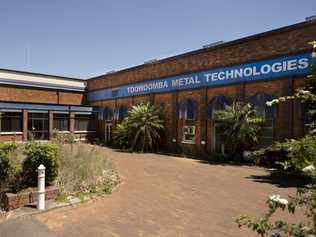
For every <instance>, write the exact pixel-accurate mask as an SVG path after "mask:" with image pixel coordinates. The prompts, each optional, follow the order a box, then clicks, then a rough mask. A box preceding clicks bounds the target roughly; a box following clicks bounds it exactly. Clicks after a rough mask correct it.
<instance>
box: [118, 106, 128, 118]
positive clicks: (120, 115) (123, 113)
mask: <svg viewBox="0 0 316 237" xmlns="http://www.w3.org/2000/svg"><path fill="white" fill-rule="evenodd" d="M125 117H127V107H126V106H124V105H120V106H118V107H116V110H115V119H117V120H122V119H124V118H125Z"/></svg>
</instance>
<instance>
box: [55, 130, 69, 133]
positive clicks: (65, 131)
mask: <svg viewBox="0 0 316 237" xmlns="http://www.w3.org/2000/svg"><path fill="white" fill-rule="evenodd" d="M57 133H70V131H59V130H58V131H57Z"/></svg>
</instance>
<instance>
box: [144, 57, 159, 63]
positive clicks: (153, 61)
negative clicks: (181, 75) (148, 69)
mask: <svg viewBox="0 0 316 237" xmlns="http://www.w3.org/2000/svg"><path fill="white" fill-rule="evenodd" d="M155 62H158V59H157V58H154V59H150V60H147V61H145V62H144V64H152V63H155Z"/></svg>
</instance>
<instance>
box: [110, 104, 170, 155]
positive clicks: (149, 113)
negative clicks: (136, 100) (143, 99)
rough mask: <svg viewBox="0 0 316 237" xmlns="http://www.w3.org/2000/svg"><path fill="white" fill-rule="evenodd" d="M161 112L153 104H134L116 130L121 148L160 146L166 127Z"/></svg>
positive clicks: (137, 149)
mask: <svg viewBox="0 0 316 237" xmlns="http://www.w3.org/2000/svg"><path fill="white" fill-rule="evenodd" d="M163 123H164V121H163V118H162V114H161V112H160V111H159V110H158V109H157V108H156V107H155V106H153V105H151V104H149V103H147V104H139V105H134V106H132V108H131V109H130V110H129V111H128V116H127V118H125V120H124V121H123V122H122V123H121V124H119V125H117V127H116V129H115V130H114V140H115V141H116V142H117V144H118V146H120V147H121V148H128V149H130V150H133V151H141V152H144V151H150V150H154V149H156V148H157V147H158V145H159V142H160V137H161V133H162V131H163V129H164V125H163Z"/></svg>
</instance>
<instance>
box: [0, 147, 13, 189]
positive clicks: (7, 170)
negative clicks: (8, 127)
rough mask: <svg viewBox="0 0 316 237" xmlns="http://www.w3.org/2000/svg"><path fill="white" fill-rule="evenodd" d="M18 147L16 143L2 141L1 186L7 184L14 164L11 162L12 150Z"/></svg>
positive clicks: (0, 157) (0, 151)
mask: <svg viewBox="0 0 316 237" xmlns="http://www.w3.org/2000/svg"><path fill="white" fill-rule="evenodd" d="M16 148H17V145H16V144H15V143H11V142H5V143H0V182H1V186H3V184H6V183H7V182H8V181H9V179H10V175H11V173H12V170H13V166H12V164H11V162H10V155H9V154H10V152H12V151H14V150H15V149H16Z"/></svg>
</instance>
